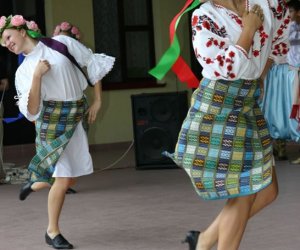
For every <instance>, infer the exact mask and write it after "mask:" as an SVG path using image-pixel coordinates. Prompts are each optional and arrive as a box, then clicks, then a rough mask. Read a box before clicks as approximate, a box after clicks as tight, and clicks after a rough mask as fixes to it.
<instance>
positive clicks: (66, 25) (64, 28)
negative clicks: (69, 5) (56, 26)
mask: <svg viewBox="0 0 300 250" xmlns="http://www.w3.org/2000/svg"><path fill="white" fill-rule="evenodd" d="M70 28H71V24H69V23H68V22H62V23H61V25H60V29H61V30H62V31H67V30H69V29H70Z"/></svg>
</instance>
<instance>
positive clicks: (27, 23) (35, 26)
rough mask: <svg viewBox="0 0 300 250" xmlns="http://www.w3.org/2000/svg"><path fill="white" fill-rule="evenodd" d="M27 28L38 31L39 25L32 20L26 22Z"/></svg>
mask: <svg viewBox="0 0 300 250" xmlns="http://www.w3.org/2000/svg"><path fill="white" fill-rule="evenodd" d="M26 25H27V28H28V29H30V30H34V31H38V30H39V27H38V25H37V24H36V23H35V22H34V21H30V22H26Z"/></svg>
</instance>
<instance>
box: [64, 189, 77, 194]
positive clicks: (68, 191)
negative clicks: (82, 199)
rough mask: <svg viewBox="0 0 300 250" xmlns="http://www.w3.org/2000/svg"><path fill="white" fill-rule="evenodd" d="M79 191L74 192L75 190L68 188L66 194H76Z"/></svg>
mask: <svg viewBox="0 0 300 250" xmlns="http://www.w3.org/2000/svg"><path fill="white" fill-rule="evenodd" d="M76 193H77V191H76V190H74V189H73V188H68V189H67V192H66V194H76Z"/></svg>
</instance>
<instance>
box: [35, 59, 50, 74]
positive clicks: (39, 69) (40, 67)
mask: <svg viewBox="0 0 300 250" xmlns="http://www.w3.org/2000/svg"><path fill="white" fill-rule="evenodd" d="M50 68H51V66H50V63H49V62H48V61H47V60H40V61H39V62H38V64H37V65H36V67H35V71H34V75H35V76H38V77H42V76H43V75H45V74H46V73H47V72H48V71H49V70H50Z"/></svg>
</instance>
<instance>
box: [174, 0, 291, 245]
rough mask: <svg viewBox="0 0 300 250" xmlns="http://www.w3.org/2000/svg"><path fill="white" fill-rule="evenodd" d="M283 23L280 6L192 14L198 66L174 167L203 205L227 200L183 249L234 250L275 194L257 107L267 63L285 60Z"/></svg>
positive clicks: (230, 6)
mask: <svg viewBox="0 0 300 250" xmlns="http://www.w3.org/2000/svg"><path fill="white" fill-rule="evenodd" d="M289 23H290V19H289V16H288V12H287V8H286V5H285V2H284V1H283V0H226V1H224V0H211V1H206V2H205V3H203V4H202V5H201V6H200V7H199V8H198V9H196V10H195V11H194V13H193V15H192V42H193V46H194V51H195V55H196V57H197V59H198V61H199V63H200V64H201V66H202V67H203V71H202V75H203V77H204V79H203V80H202V81H201V83H200V86H199V88H197V89H196V90H195V91H194V93H193V95H192V101H191V107H190V109H189V112H188V115H187V117H186V119H185V120H184V122H183V125H182V128H181V131H180V134H179V138H178V142H177V146H176V149H175V153H174V154H173V155H171V156H172V157H173V159H174V161H175V162H176V163H177V164H178V165H179V166H182V167H183V168H184V169H185V171H186V172H187V174H188V175H189V176H190V178H191V181H192V184H193V186H194V188H195V190H196V192H197V193H198V195H199V196H201V197H202V198H203V199H205V200H216V199H227V202H226V204H225V206H224V208H223V209H222V211H221V212H220V213H219V215H218V216H217V217H216V219H215V220H214V221H213V222H212V224H211V225H210V226H209V227H208V228H207V229H206V230H204V231H202V233H201V234H200V232H199V231H190V232H189V233H188V235H187V236H186V239H185V241H186V242H188V243H189V245H190V249H197V250H208V249H211V248H212V247H213V246H214V245H215V244H216V243H217V244H218V250H235V249H238V248H239V245H240V242H241V239H242V236H243V233H244V231H245V228H246V225H247V222H248V220H249V218H250V217H252V216H254V215H255V214H257V213H258V212H259V211H261V210H262V209H263V208H264V207H265V206H267V205H268V204H269V203H271V202H272V201H273V200H274V199H275V198H276V196H277V193H278V187H277V179H276V175H275V169H274V167H273V165H274V161H273V156H272V139H271V137H270V135H269V131H268V128H267V124H266V122H265V120H264V117H263V114H262V112H261V110H260V108H259V106H258V99H259V97H260V86H261V82H262V81H263V78H264V76H265V74H266V72H267V71H268V69H269V67H270V65H271V63H272V61H273V60H280V58H281V57H285V56H286V54H287V51H288V50H287V38H288V36H287V32H288V24H289Z"/></svg>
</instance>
